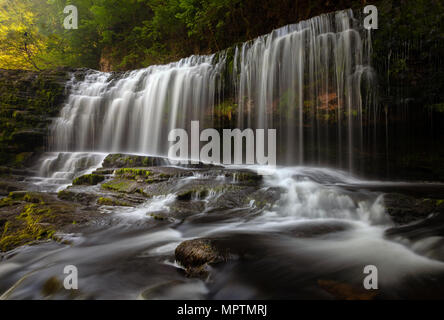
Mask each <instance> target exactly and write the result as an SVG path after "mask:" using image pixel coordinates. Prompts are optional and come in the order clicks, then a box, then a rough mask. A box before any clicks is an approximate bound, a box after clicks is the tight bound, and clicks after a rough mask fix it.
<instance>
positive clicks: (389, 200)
mask: <svg viewBox="0 0 444 320" xmlns="http://www.w3.org/2000/svg"><path fill="white" fill-rule="evenodd" d="M443 203H444V202H443ZM384 204H385V207H386V209H387V213H388V214H389V215H390V217H391V218H392V220H393V221H394V222H395V223H397V224H408V223H411V222H415V221H419V220H422V219H425V218H427V217H428V216H429V215H431V214H432V213H435V212H439V211H441V212H444V210H443V209H444V207H442V206H441V204H442V203H440V201H439V200H435V199H428V198H415V197H412V196H408V195H403V194H398V193H394V194H386V195H385V196H384Z"/></svg>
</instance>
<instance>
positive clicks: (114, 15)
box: [0, 0, 353, 71]
mask: <svg viewBox="0 0 444 320" xmlns="http://www.w3.org/2000/svg"><path fill="white" fill-rule="evenodd" d="M0 4H4V5H3V6H0V7H1V8H3V7H4V8H6V9H5V10H2V11H0V20H1V21H2V25H1V26H0V39H2V40H3V41H1V43H0V48H2V50H1V51H4V52H5V54H4V55H3V58H4V59H3V60H4V61H3V62H2V61H1V60H2V55H1V54H0V68H23V69H45V68H52V67H55V66H72V67H89V68H96V69H99V68H100V69H102V70H104V71H109V70H116V71H117V70H128V69H135V68H140V67H145V66H148V65H151V64H155V63H165V62H170V61H174V60H177V59H178V58H181V57H185V56H188V55H190V54H193V53H195V54H202V53H209V52H215V51H219V50H222V49H224V48H227V47H229V46H231V45H232V44H233V43H238V42H243V41H246V40H249V39H252V38H254V37H256V36H259V35H261V34H264V33H268V32H269V31H270V30H272V29H274V28H277V27H280V26H283V25H286V24H289V23H294V22H297V21H299V20H302V19H307V18H309V17H311V16H314V15H316V14H319V13H323V12H328V11H333V10H338V9H344V8H347V7H350V6H352V4H353V2H352V1H342V2H341V4H340V5H338V4H333V3H332V4H330V3H327V4H326V3H324V1H312V2H309V1H293V0H281V1H279V4H277V3H276V1H275V0H68V1H66V0H0ZM68 4H73V5H75V6H76V7H77V8H78V16H79V24H78V25H79V29H78V30H65V29H64V28H63V21H64V19H65V17H66V15H65V14H64V13H63V9H64V7H65V6H66V5H68ZM25 32H26V33H27V37H25V36H24V34H25ZM25 40H26V41H27V43H28V46H27V50H26V49H25V48H24V42H25ZM3 47H4V48H5V49H4V50H3ZM2 53H3V52H2Z"/></svg>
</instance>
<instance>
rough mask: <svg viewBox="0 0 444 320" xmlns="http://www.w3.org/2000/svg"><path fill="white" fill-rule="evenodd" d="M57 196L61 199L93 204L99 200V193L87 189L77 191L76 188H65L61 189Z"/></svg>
mask: <svg viewBox="0 0 444 320" xmlns="http://www.w3.org/2000/svg"><path fill="white" fill-rule="evenodd" d="M57 197H58V198H59V199H60V200H65V201H71V202H77V203H82V204H86V205H88V204H91V203H95V202H96V201H97V197H98V196H97V195H95V194H91V193H89V192H87V191H85V190H79V191H77V190H76V189H74V188H67V189H65V190H61V191H59V192H58V193H57Z"/></svg>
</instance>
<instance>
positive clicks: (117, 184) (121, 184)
mask: <svg viewBox="0 0 444 320" xmlns="http://www.w3.org/2000/svg"><path fill="white" fill-rule="evenodd" d="M136 187H137V183H136V182H134V181H129V180H123V179H113V180H111V181H107V182H105V183H103V184H102V189H105V190H110V191H115V192H122V193H133V192H136V190H137V188H136Z"/></svg>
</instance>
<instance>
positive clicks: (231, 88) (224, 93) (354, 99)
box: [50, 10, 373, 168]
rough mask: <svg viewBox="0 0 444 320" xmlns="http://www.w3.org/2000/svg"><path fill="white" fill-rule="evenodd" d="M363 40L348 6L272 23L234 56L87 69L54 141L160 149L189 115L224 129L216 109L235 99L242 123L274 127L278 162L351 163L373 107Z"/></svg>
mask: <svg viewBox="0 0 444 320" xmlns="http://www.w3.org/2000/svg"><path fill="white" fill-rule="evenodd" d="M365 47H368V42H367V41H366V33H365V32H361V30H360V28H359V26H358V22H357V20H355V19H354V17H353V12H352V11H351V10H347V11H340V12H337V13H333V14H328V15H322V16H319V17H315V18H313V19H310V20H307V21H303V22H300V23H298V24H295V25H290V26H287V27H284V28H281V29H278V30H275V31H273V32H272V33H270V34H269V35H266V36H263V37H260V38H258V39H256V40H254V41H252V42H247V43H245V44H243V45H242V46H239V47H236V48H235V49H234V54H233V51H232V50H231V51H230V50H227V51H225V52H222V53H220V54H217V55H210V56H192V57H189V58H186V59H183V60H181V61H179V62H177V63H171V64H168V65H162V66H151V67H149V68H146V69H142V70H137V71H133V72H129V73H126V74H125V75H123V76H122V77H121V78H118V77H115V76H113V75H112V74H110V73H101V72H95V71H91V72H90V73H89V74H87V75H86V77H85V79H84V80H83V81H80V82H76V81H74V80H73V81H72V84H71V87H72V89H71V95H70V96H69V99H68V101H67V103H66V105H65V107H64V108H63V110H62V112H61V116H60V118H58V119H57V120H56V121H55V123H54V125H53V129H52V138H51V140H50V149H51V151H64V152H71V151H76V152H107V153H110V152H131V153H143V154H150V155H166V154H167V151H168V147H169V146H170V143H169V142H168V132H169V131H170V130H171V129H175V128H184V129H189V126H190V122H191V121H192V120H199V121H200V127H201V128H207V127H219V128H220V124H219V123H217V121H216V120H215V119H214V117H215V114H217V112H218V111H219V109H220V108H223V107H224V106H226V105H227V104H231V109H232V113H233V114H234V116H235V117H236V118H237V126H238V127H240V128H247V127H248V128H252V129H257V128H263V129H267V128H275V129H277V132H278V141H279V144H278V149H279V150H278V153H280V155H279V156H278V159H280V163H288V164H306V163H308V164H324V163H327V162H329V160H331V159H332V158H333V161H330V162H333V164H335V165H339V166H346V167H349V168H352V167H353V162H354V152H355V150H360V149H361V148H362V139H363V119H364V116H365V117H367V118H370V111H372V110H373V109H371V108H370V103H369V101H367V99H365V100H364V99H363V96H362V94H361V91H363V90H361V85H362V84H364V83H367V84H368V81H363V80H364V78H365V80H371V78H372V71H371V68H370V67H369V66H368V65H367V63H368V61H369V57H368V56H367V53H368V52H369V50H366V49H365ZM230 57H231V58H230ZM365 93H366V94H367V92H365ZM364 101H365V102H366V103H367V105H364V103H363V102H364ZM370 102H371V101H370ZM230 115H231V113H230ZM228 126H230V127H236V121H231V123H229V124H228ZM332 152H333V156H332V155H331V154H332ZM343 154H344V156H343Z"/></svg>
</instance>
